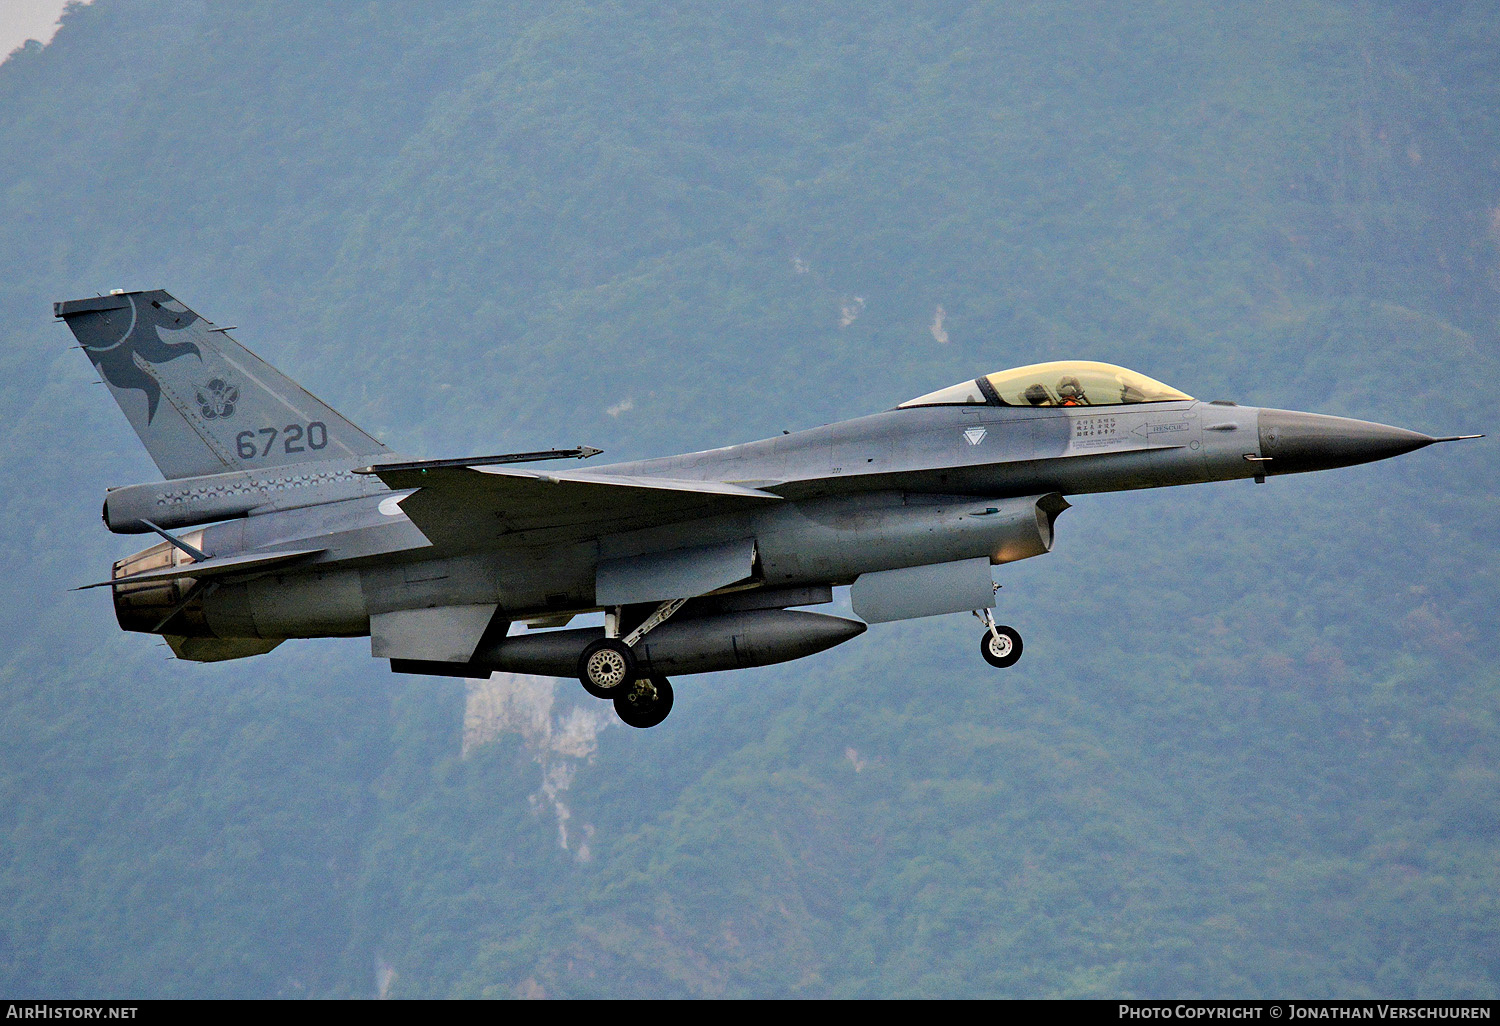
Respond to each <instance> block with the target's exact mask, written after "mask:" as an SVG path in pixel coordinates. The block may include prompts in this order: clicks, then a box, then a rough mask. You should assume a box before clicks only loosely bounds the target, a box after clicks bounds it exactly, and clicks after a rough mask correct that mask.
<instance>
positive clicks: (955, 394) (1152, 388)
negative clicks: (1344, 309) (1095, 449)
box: [897, 360, 1193, 409]
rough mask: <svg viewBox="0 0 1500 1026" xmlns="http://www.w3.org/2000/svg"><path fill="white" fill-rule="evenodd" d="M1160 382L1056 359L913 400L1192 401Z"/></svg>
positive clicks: (934, 402) (956, 402)
mask: <svg viewBox="0 0 1500 1026" xmlns="http://www.w3.org/2000/svg"><path fill="white" fill-rule="evenodd" d="M1192 398H1193V397H1192V396H1190V395H1184V394H1183V393H1181V392H1179V391H1177V389H1175V388H1172V387H1170V386H1168V385H1163V384H1162V383H1161V382H1160V381H1156V380H1154V379H1152V378H1148V377H1146V375H1144V374H1137V373H1136V372H1135V371H1133V370H1126V369H1125V368H1124V367H1116V366H1115V365H1114V364H1112V363H1095V362H1093V361H1091V360H1057V361H1054V362H1052V363H1033V364H1031V365H1029V366H1026V367H1015V368H1013V369H1011V370H1003V371H997V372H995V373H994V374H987V375H985V376H984V377H982V378H975V379H974V380H973V381H965V382H962V383H961V384H957V385H950V386H948V387H947V388H940V389H938V390H937V391H936V392H928V393H927V394H926V395H922V396H918V397H917V398H915V399H909V400H907V401H906V402H904V403H902V404H901V405H900V406H898V407H897V409H907V408H908V407H912V406H969V405H977V406H1133V405H1136V404H1137V403H1167V402H1177V401H1182V400H1191V399H1192Z"/></svg>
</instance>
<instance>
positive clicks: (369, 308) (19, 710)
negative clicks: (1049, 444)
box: [0, 0, 1500, 998]
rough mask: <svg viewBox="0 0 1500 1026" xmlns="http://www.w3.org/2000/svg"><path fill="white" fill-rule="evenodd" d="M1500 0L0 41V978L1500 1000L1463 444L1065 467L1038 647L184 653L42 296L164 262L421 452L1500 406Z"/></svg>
mask: <svg viewBox="0 0 1500 1026" xmlns="http://www.w3.org/2000/svg"><path fill="white" fill-rule="evenodd" d="M1497 55H1500V15H1497V13H1496V10H1495V8H1494V5H1493V4H1490V3H1481V2H1474V3H1465V2H1459V0H1453V2H1442V3H1434V2H1431V0H1428V2H1423V3H1416V2H1410V3H1405V2H1387V3H1373V2H1364V0H1284V2H1274V3H1268V4H1256V5H1237V4H1216V5H1205V4H1202V3H1193V2H1187V0H1154V2H1147V3H1140V4H1131V5H1119V4H1108V3H1104V2H1102V0H1072V2H1069V0H1049V2H1037V3H938V2H931V3H924V4H921V5H911V4H898V3H874V2H872V3H865V4H859V5H850V4H847V3H820V2H813V0H800V2H796V3H750V4H735V5H725V4H719V3H662V4H653V5H625V4H619V3H603V2H601V3H582V2H580V3H572V4H544V5H538V4H531V3H496V2H488V0H486V2H479V0H468V2H462V0H445V2H441V3H439V2H430V3H421V2H412V3H406V4H401V5H396V4H353V3H349V4H337V5H332V4H318V5H310V4H303V3H292V2H287V3H260V2H248V0H235V2H233V3H229V2H213V0H199V2H180V0H171V2H167V0H97V2H96V3H94V4H93V5H92V6H88V7H75V8H72V9H71V10H70V12H69V13H68V14H67V15H66V16H65V18H64V21H63V25H62V28H61V30H60V31H59V32H58V33H57V35H56V37H55V38H54V39H53V41H52V42H51V43H50V45H47V46H46V47H42V46H40V45H31V46H29V47H27V48H25V49H23V50H21V51H19V52H17V53H16V54H14V55H13V56H11V57H10V58H9V59H8V60H6V61H5V62H4V64H3V65H0V338H3V339H4V345H3V347H0V560H3V564H0V565H3V568H4V569H3V573H0V638H3V641H4V644H3V647H0V653H3V654H0V685H3V696H4V697H3V707H0V832H3V833H0V836H3V839H4V840H3V844H0V910H3V914H0V992H3V993H5V994H7V995H9V996H12V997H23V996H82V995H114V996H141V997H145V996H189V995H194V996H295V995H306V996H373V995H376V994H379V993H383V994H386V995H389V996H393V997H406V996H480V995H484V996H491V995H493V996H512V995H514V996H540V995H547V996H556V997H568V996H605V995H618V996H716V995H724V996H861V997H864V996H870V997H873V996H943V997H968V996H986V997H988V996H1124V995H1143V996H1149V995H1183V996H1187V995H1213V996H1253V995H1278V996H1291V995H1297V996H1307V997H1314V996H1329V995H1333V996H1346V997H1359V996H1371V995H1381V996H1391V997H1395V996H1427V997H1437V996H1475V997H1489V998H1494V997H1496V996H1497V993H1500V897H1497V895H1500V854H1497V852H1500V847H1497V841H1500V765H1497V743H1496V731H1497V723H1500V694H1497V684H1500V674H1497V670H1496V664H1497V656H1500V645H1497V640H1496V637H1497V619H1500V618H1497V613H1496V610H1497V608H1500V581H1497V574H1496V565H1495V563H1496V551H1497V541H1500V518H1497V515H1496V498H1497V494H1500V480H1497V473H1496V470H1497V461H1496V458H1495V455H1494V451H1495V450H1494V445H1495V442H1494V440H1493V439H1490V440H1487V441H1484V442H1475V443H1464V444H1462V445H1452V446H1441V447H1438V448H1434V449H1429V450H1425V451H1423V452H1419V453H1415V454H1412V455H1410V456H1406V457H1403V458H1401V459H1399V460H1395V461H1390V462H1387V463H1382V464H1378V465H1374V466H1368V467H1360V468H1351V469H1348V470H1340V471H1333V472H1328V473H1324V474H1318V475H1309V476H1304V477H1299V478H1291V479H1279V480H1278V479H1273V480H1272V481H1271V482H1270V483H1269V484H1267V485H1265V486H1261V487H1257V486H1254V485H1252V484H1250V483H1248V482H1242V483H1237V484H1226V485H1214V486H1199V487H1195V488H1187V489H1175V490H1169V491H1165V492H1159V493H1138V494H1122V495H1108V496H1089V497H1081V498H1080V499H1079V500H1078V502H1077V506H1076V508H1075V509H1073V510H1070V511H1069V512H1068V513H1067V514H1066V515H1065V516H1064V517H1063V518H1062V519H1061V520H1060V522H1059V540H1058V545H1057V549H1056V551H1054V552H1053V553H1052V554H1050V555H1048V556H1046V557H1044V558H1041V559H1036V560H1032V561H1029V562H1025V563H1020V564H1016V565H1013V566H1009V567H1005V568H1002V569H1001V570H999V571H997V579H999V580H1000V581H1002V582H1003V583H1004V584H1005V590H1004V591H1003V592H1001V603H1000V611H1001V615H1002V619H1003V620H1004V621H1005V622H1009V623H1011V624H1013V625H1015V626H1016V627H1017V628H1019V629H1020V630H1021V631H1022V633H1023V634H1024V635H1025V637H1026V655H1025V657H1024V658H1023V660H1022V661H1021V663H1020V664H1019V665H1018V666H1017V667H1015V668H1014V669H1012V670H1010V671H1005V672H997V671H993V670H991V669H990V668H989V667H987V666H986V665H985V664H984V663H983V662H982V661H981V660H980V657H979V653H978V651H977V649H978V626H977V624H976V623H975V622H974V621H972V620H971V619H968V618H966V617H959V616H954V617H943V618H937V619H932V620H924V621H915V622H908V623H902V624H892V625H886V626H881V627H877V628H875V629H873V630H871V631H870V632H869V634H867V635H866V636H864V637H862V638H860V639H858V640H857V641H855V642H853V643H851V644H849V645H847V646H845V647H843V648H841V649H837V650H834V651H832V652H830V653H826V654H824V655H821V656H819V657H816V658H814V659H811V660H807V661H803V662H798V663H793V664H789V665H786V666H782V667H774V668H768V669H761V670H754V671H749V672H744V673H739V674H733V675H710V676H703V677H689V678H682V679H681V680H679V681H678V682H677V690H678V701H677V707H676V710H675V711H674V713H673V715H672V718H671V719H670V720H669V721H668V722H667V723H666V724H665V725H664V726H662V727H661V728H659V729H656V730H652V731H632V730H630V729H628V728H624V727H621V726H616V725H607V722H608V721H607V719H606V718H604V717H603V716H602V715H601V713H602V712H603V709H602V707H601V706H600V705H598V704H595V703H593V702H592V700H589V699H587V698H586V696H584V695H582V692H581V689H579V688H578V687H577V685H576V683H573V684H570V683H568V682H565V681H564V682H559V683H558V684H557V685H556V686H555V688H553V687H551V686H550V685H548V684H545V683H542V682H536V681H525V680H511V679H507V680H503V681H497V682H496V683H495V684H493V685H491V686H489V687H488V688H478V687H475V686H466V685H465V684H464V683H463V682H459V681H446V680H433V679H427V678H420V677H404V676H393V675H392V674H390V673H389V672H388V671H387V669H386V667H385V664H383V663H376V662H374V661H373V660H371V659H370V658H369V655H368V646H367V644H366V643H365V642H363V641H330V642H304V643H291V644H287V645H284V646H282V647H281V648H280V649H278V650H277V651H276V652H274V653H271V654H270V655H267V656H263V657H260V658H257V659H253V660H248V661H244V662H237V663H230V664H227V665H216V666H200V665H191V664H185V663H177V662H175V661H173V660H171V659H170V656H169V653H168V651H167V650H166V649H165V648H162V647H159V646H157V645H155V644H154V642H153V640H152V639H150V638H147V637H143V636H139V635H124V634H122V633H120V632H119V631H118V630H117V629H116V627H115V624H114V619H113V615H112V612H111V609H110V605H109V599H108V596H107V595H103V594H101V593H100V592H99V591H92V592H82V593H71V592H69V591H68V590H67V589H68V588H70V587H72V586H74V585H78V584H83V583H87V582H90V581H94V580H98V579H99V577H100V575H101V574H102V573H104V572H105V567H106V566H107V565H108V563H109V561H110V560H111V559H114V558H118V557H119V556H120V555H123V554H125V553H127V552H129V551H131V550H132V549H133V548H134V547H136V544H135V542H134V540H131V539H124V538H116V537H113V536H111V535H109V534H108V533H107V532H106V531H105V530H104V528H103V527H102V526H101V525H100V523H99V520H98V513H97V511H98V508H99V503H100V501H101V499H102V495H103V490H104V488H105V486H106V485H110V484H122V483H127V482H131V481H137V480H146V479H150V478H152V477H154V475H155V471H154V469H153V467H152V466H151V464H150V462H149V461H148V459H147V458H146V456H145V453H144V451H143V450H142V449H141V448H140V446H139V444H138V443H137V441H136V439H135V438H134V436H133V435H132V434H131V433H130V432H129V430H128V428H127V427H126V425H125V422H124V419H123V418H122V417H121V416H120V414H119V413H118V412H117V410H116V409H115V408H114V406H113V405H112V404H111V403H110V402H109V401H108V397H107V395H106V394H105V393H104V391H103V389H101V388H99V387H98V386H97V385H94V384H91V381H92V379H93V375H92V373H91V368H90V367H89V366H88V363H87V361H86V360H85V358H84V357H83V356H82V355H81V354H80V353H78V352H76V351H73V350H71V349H70V348H69V347H70V346H71V345H72V342H73V340H72V338H71V337H70V336H69V334H68V332H67V331H66V330H65V329H64V328H63V327H62V326H61V325H60V324H57V323H54V322H53V321H52V320H51V307H50V304H51V303H52V302H53V301H54V300H59V299H69V298H76V297H80V296H87V295H92V294H94V293H95V292H102V291H106V290H108V289H110V288H151V287H166V288H168V289H170V290H172V291H173V292H174V293H175V294H177V295H178V296H180V297H181V298H183V299H184V300H185V301H186V302H188V303H189V304H190V305H191V306H193V307H194V308H195V309H197V310H198V311H199V312H200V313H203V314H204V315H205V316H208V317H210V318H212V319H214V320H216V321H217V322H219V323H221V324H235V325H242V326H243V327H242V328H241V329H240V330H239V331H238V332H237V333H236V335H237V337H238V338H239V339H241V340H242V341H243V342H245V343H246V344H247V345H249V346H250V347H252V348H254V349H256V350H257V351H259V352H260V353H261V354H262V355H264V356H265V357H267V358H268V359H270V360H271V361H272V362H274V363H276V364H277V365H278V366H280V367H282V368H283V369H285V370H286V371H287V372H289V373H290V374H291V375H292V376H294V377H295V378H297V379H298V380H299V381H301V382H302V383H303V384H305V385H307V386H308V387H309V388H310V389H312V390H313V391H314V392H316V393H317V394H319V395H321V396H322V397H324V398H325V399H327V400H328V401H330V402H331V403H333V404H334V405H335V406H337V407H338V408H339V409H341V410H342V411H343V412H345V413H347V414H348V415H350V416H351V417H352V418H353V419H354V420H355V421H356V422H357V423H360V424H361V425H363V426H365V427H367V428H369V429H371V430H373V431H376V432H377V433H379V434H380V435H381V436H382V437H384V438H385V439H386V440H387V441H388V442H390V443H391V444H392V445H395V446H397V447H398V448H400V449H402V450H403V451H405V452H408V453H410V454H412V455H416V456H432V457H436V456H453V455H463V454H471V453H480V452H495V451H506V450H509V449H517V448H521V449H524V448H539V447H545V446H552V445H571V444H576V443H588V444H593V445H599V446H601V447H603V448H605V449H607V450H608V456H607V457H604V458H606V459H625V458H631V457H636V456H643V455H653V454H664V453H669V452H678V451H684V450H689V449H695V448H703V447H707V446H712V445H721V444H727V443H730V442H736V441H744V440H749V439H752V438H757V437H763V436H767V435H771V434H775V433H777V432H778V431H780V430H781V429H783V428H801V427H807V426H811V425H814V424H818V423H823V422H827V421H830V420H834V419H839V418H844V417H850V416H856V415H859V414H863V413H867V412H871V411H874V410H880V409H885V408H888V407H890V406H893V405H895V404H896V403H898V402H900V401H902V400H904V399H906V398H909V397H911V396H913V395H917V394H920V393H923V392H926V391H929V390H931V389H933V388H937V387H940V386H942V385H946V384H949V383H951V382H953V381H957V380H960V379H962V378H966V377H971V376H973V375H974V374H977V373H980V372H986V371H990V370H995V369H999V368H1003V367H1006V366H1012V365H1016V364H1021V363H1030V362H1035V361H1040V360H1048V359H1057V358H1062V357H1070V356H1072V357H1084V358H1095V359H1103V360H1109V361H1112V362H1117V363H1122V364H1125V365H1127V366H1130V367H1134V368H1136V369H1139V370H1141V371H1143V372H1145V373H1147V374H1150V375H1152V376H1154V377H1158V378H1160V379H1162V380H1164V381H1166V382H1168V383H1170V384H1172V385H1174V386H1177V387H1179V388H1181V389H1183V390H1185V391H1187V392H1189V393H1191V394H1193V395H1196V396H1199V397H1201V398H1204V399H1214V398H1232V399H1237V400H1240V401H1242V402H1247V403H1256V404H1263V405H1275V406H1282V407H1289V408H1294V409H1310V410H1316V411H1321V412H1326V413H1333V414H1341V415H1352V416H1358V417H1362V418H1367V419H1373V420H1379V421H1384V422H1387V423H1395V424H1400V425H1403V426H1407V427H1411V428H1416V429H1419V430H1424V431H1429V432H1432V433H1437V434H1452V433H1459V432H1474V431H1489V432H1491V433H1493V432H1494V431H1495V430H1496V422H1495V408H1496V403H1497V393H1496V387H1495V386H1496V382H1497V381H1500V359H1497V354H1500V345H1497V343H1500V337H1497V325H1500V320H1497V318H1500V174H1497V172H1500V56H1497Z"/></svg>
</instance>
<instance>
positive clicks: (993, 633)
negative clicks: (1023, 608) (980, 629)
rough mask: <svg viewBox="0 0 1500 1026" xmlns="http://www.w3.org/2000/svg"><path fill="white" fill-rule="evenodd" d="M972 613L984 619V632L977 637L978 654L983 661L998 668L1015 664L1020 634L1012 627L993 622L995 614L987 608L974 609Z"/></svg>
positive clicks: (1019, 648) (1017, 656) (1019, 644)
mask: <svg viewBox="0 0 1500 1026" xmlns="http://www.w3.org/2000/svg"><path fill="white" fill-rule="evenodd" d="M974 615H975V616H976V617H978V618H979V619H980V620H983V621H984V625H985V632H984V635H983V636H982V637H981V638H980V639H979V654H980V655H982V656H984V661H985V662H987V663H989V664H990V665H991V666H994V667H997V668H998V669H1002V670H1003V669H1005V668H1006V667H1007V666H1014V665H1016V660H1018V659H1020V658H1021V634H1020V632H1019V631H1017V630H1016V629H1015V628H1014V627H1005V626H1003V625H997V624H996V623H995V614H994V613H991V612H990V611H989V610H988V609H976V610H974Z"/></svg>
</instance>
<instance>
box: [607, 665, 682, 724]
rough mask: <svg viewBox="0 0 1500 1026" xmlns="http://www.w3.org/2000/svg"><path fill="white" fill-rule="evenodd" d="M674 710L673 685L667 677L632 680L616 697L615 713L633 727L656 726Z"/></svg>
mask: <svg viewBox="0 0 1500 1026" xmlns="http://www.w3.org/2000/svg"><path fill="white" fill-rule="evenodd" d="M671 711H672V685H671V684H670V683H668V681H667V678H665V677H642V678H641V679H640V680H637V681H632V682H631V684H630V685H629V686H628V687H627V688H626V689H625V691H624V693H622V694H620V695H619V696H617V697H616V698H615V715H616V716H618V717H620V719H621V720H622V721H623V722H624V723H625V724H626V725H627V726H631V727H643V728H644V727H654V726H656V725H657V724H658V723H660V722H661V721H662V720H664V719H666V718H667V713H669V712H671Z"/></svg>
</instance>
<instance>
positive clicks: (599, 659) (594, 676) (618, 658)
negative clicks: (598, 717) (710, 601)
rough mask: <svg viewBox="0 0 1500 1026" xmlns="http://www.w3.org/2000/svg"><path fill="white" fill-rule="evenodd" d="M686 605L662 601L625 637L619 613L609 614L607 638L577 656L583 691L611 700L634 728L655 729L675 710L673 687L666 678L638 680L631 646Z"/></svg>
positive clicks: (605, 615) (606, 613)
mask: <svg viewBox="0 0 1500 1026" xmlns="http://www.w3.org/2000/svg"><path fill="white" fill-rule="evenodd" d="M686 602H687V599H672V600H671V601H670V602H663V603H662V604H661V605H659V606H657V607H656V610H655V611H654V612H653V613H652V614H651V615H650V616H648V617H646V620H645V622H644V623H642V624H641V625H640V626H639V627H637V628H636V629H635V630H633V631H631V632H630V633H629V634H627V635H625V636H624V637H623V638H622V637H621V636H620V610H619V609H618V608H616V609H612V610H608V611H606V612H605V614H604V637H602V638H600V639H599V640H598V641H596V642H594V643H593V644H592V645H590V646H589V647H588V648H586V649H584V650H583V654H582V655H581V656H579V657H578V680H579V683H581V684H582V685H583V690H585V691H587V692H588V693H589V694H591V695H593V696H594V697H595V698H607V699H611V700H612V701H613V702H614V703H615V712H616V714H618V715H619V717H620V719H622V720H624V721H625V722H626V723H628V724H629V725H630V726H632V727H654V726H656V725H657V724H658V723H660V722H661V721H662V720H664V719H666V718H667V713H669V712H671V711H672V685H671V684H670V683H668V682H667V678H665V677H638V676H637V670H636V662H635V653H634V652H633V651H631V649H632V646H634V645H635V643H636V642H637V641H640V640H641V638H643V637H645V636H646V634H647V633H648V632H649V631H651V630H653V629H655V628H657V627H660V626H661V625H662V624H663V623H665V622H666V621H667V618H668V617H670V616H671V615H672V614H673V613H675V612H677V610H679V609H681V608H682V606H683V604H684V603H686Z"/></svg>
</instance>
